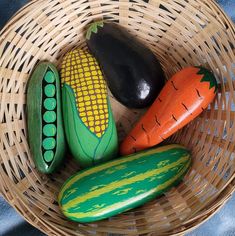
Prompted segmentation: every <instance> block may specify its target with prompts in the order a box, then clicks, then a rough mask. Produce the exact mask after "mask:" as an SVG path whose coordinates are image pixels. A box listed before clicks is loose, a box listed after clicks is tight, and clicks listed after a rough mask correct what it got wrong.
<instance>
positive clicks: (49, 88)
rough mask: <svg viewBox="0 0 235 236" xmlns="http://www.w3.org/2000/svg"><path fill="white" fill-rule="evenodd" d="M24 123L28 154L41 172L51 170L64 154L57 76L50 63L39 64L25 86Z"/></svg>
mask: <svg viewBox="0 0 235 236" xmlns="http://www.w3.org/2000/svg"><path fill="white" fill-rule="evenodd" d="M27 126H28V140H29V147H30V151H31V154H32V156H33V159H34V162H35V165H36V167H37V168H38V170H39V171H41V172H42V173H47V174H49V173H52V172H53V171H55V170H56V169H57V168H58V167H59V165H60V164H61V162H62V160H63V158H64V156H65V149H66V148H65V147H66V145H65V136H64V131H63V122H62V113H61V93H60V79H59V74H58V72H57V69H56V67H55V66H54V65H53V64H52V63H50V62H41V63H39V64H38V65H37V66H36V68H35V70H34V71H33V73H32V75H31V78H30V80H29V83H28V89H27Z"/></svg>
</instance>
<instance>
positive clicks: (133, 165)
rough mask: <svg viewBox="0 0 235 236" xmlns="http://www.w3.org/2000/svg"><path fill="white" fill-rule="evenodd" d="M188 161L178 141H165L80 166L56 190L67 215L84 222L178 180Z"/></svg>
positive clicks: (128, 205) (140, 200) (134, 204)
mask: <svg viewBox="0 0 235 236" xmlns="http://www.w3.org/2000/svg"><path fill="white" fill-rule="evenodd" d="M190 163H191V157H190V153H189V151H188V150H187V149H185V148H184V147H183V146H180V145H175V144H172V145H168V146H163V147H159V148H155V149H151V150H147V151H143V152H139V153H135V154H132V155H129V156H126V157H122V158H119V159H116V160H113V161H110V162H107V163H104V164H100V165H98V166H95V167H92V168H89V169H86V170H83V171H81V172H78V173H77V174H75V175H73V176H72V177H70V178H69V179H68V180H67V181H66V182H65V184H64V185H63V187H62V188H61V190H60V193H59V198H58V200H59V205H60V208H61V211H62V212H63V214H64V215H65V216H66V217H68V218H69V219H71V220H73V221H76V222H81V223H86V222H93V221H97V220H101V219H105V218H108V217H111V216H114V215H116V214H119V213H122V212H124V211H127V210H129V209H132V208H134V207H138V206H140V205H142V204H144V203H146V202H147V201H149V200H152V199H154V198H156V197H157V196H159V195H161V194H163V193H164V192H165V191H167V190H168V189H170V188H171V187H172V186H175V185H176V184H178V183H179V182H180V181H181V180H182V178H183V177H184V175H185V174H186V172H187V171H188V169H189V167H190Z"/></svg>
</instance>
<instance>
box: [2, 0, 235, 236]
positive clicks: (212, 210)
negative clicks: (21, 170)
mask: <svg viewBox="0 0 235 236" xmlns="http://www.w3.org/2000/svg"><path fill="white" fill-rule="evenodd" d="M43 1H45V0H30V1H29V2H28V3H27V4H25V5H24V6H23V7H22V8H20V9H19V10H18V11H17V12H16V13H15V14H14V15H13V16H12V17H11V18H10V19H9V20H8V22H7V23H6V24H5V26H4V27H3V28H2V30H1V31H0V45H1V44H2V41H3V40H4V38H5V35H6V34H7V33H8V32H9V31H11V29H12V27H13V26H14V24H15V22H17V19H19V18H21V17H22V16H23V15H24V14H25V13H27V12H28V11H27V10H28V8H29V7H30V6H32V5H33V4H35V3H39V2H43ZM201 1H202V2H205V3H207V0H201ZM209 4H210V5H212V6H213V7H214V9H216V11H217V12H218V13H220V17H221V19H222V20H223V21H224V22H226V24H227V25H228V28H229V29H230V30H231V32H232V34H233V37H234V39H235V25H234V23H233V22H232V20H231V18H230V17H228V16H227V14H226V13H225V11H224V10H223V9H222V8H221V7H220V6H219V4H218V3H217V2H216V0H212V1H210V3H209ZM0 159H2V158H1V157H0ZM0 168H1V170H3V169H2V167H1V166H0ZM3 174H4V171H1V172H0V180H1V181H0V195H1V196H2V197H3V198H4V199H5V200H6V201H7V202H8V203H9V204H10V205H11V206H12V207H13V208H14V209H15V210H16V211H17V212H18V213H19V214H20V215H21V216H22V217H23V218H24V219H25V220H26V221H27V222H28V223H30V224H31V225H32V226H34V227H35V228H37V229H39V230H41V228H40V226H39V225H38V224H37V223H35V222H34V221H33V220H31V219H30V218H26V217H25V216H24V214H23V213H22V212H21V210H20V208H19V207H18V205H17V204H16V202H17V201H14V197H16V198H17V196H16V195H15V194H14V192H15V188H16V187H15V186H14V184H13V183H12V182H10V180H9V183H7V185H4V178H3ZM234 180H235V174H234V175H233V176H231V177H230V179H229V180H228V181H227V183H226V186H225V187H224V188H223V190H222V191H220V193H219V195H218V197H217V198H219V196H221V195H224V196H222V197H221V199H220V200H219V201H218V202H217V204H216V207H215V201H217V199H216V200H214V201H213V202H211V203H210V204H209V207H208V209H207V210H206V211H205V208H203V214H202V215H201V216H200V215H199V216H198V217H196V224H195V225H194V224H193V223H191V222H190V225H189V226H187V227H184V228H183V229H182V230H180V229H179V231H178V232H176V233H173V234H170V235H175V236H177V235H183V234H185V233H188V232H190V231H192V230H194V229H196V228H198V227H199V226H200V225H201V224H203V223H205V222H206V221H207V220H208V219H210V218H211V217H212V216H214V215H215V214H216V213H217V212H218V211H219V210H220V209H221V208H222V207H223V206H224V205H225V204H226V203H227V201H228V200H229V199H230V198H231V197H232V195H233V194H234V192H235V181H234ZM9 185H12V186H11V188H9ZM4 187H5V188H4ZM224 192H227V193H224ZM8 194H10V195H11V196H12V199H10V198H9V197H8ZM13 196H14V197H13ZM18 201H20V202H21V203H23V202H22V201H21V199H18ZM28 208H29V207H28ZM29 209H30V208H29ZM199 213H200V212H198V214H199ZM36 217H37V221H41V218H39V217H38V216H36ZM194 219H195V218H194ZM194 219H192V220H190V221H195V220H194ZM181 227H182V226H181ZM44 230H45V228H44ZM42 232H43V233H48V232H51V231H49V230H48V231H42ZM77 233H78V232H77ZM80 235H82V234H80Z"/></svg>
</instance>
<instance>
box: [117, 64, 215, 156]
mask: <svg viewBox="0 0 235 236" xmlns="http://www.w3.org/2000/svg"><path fill="white" fill-rule="evenodd" d="M216 91H217V82H216V79H215V77H214V75H213V74H212V73H211V72H210V71H208V70H207V69H205V68H203V67H187V68H184V69H182V70H181V71H179V72H178V73H176V74H175V75H174V76H173V77H172V78H171V79H170V80H169V81H168V82H167V83H166V85H165V86H164V87H163V89H162V91H161V92H160V94H159V96H158V97H157V99H156V100H155V101H154V103H153V104H152V106H151V107H150V108H149V110H148V111H147V112H146V113H145V115H144V116H143V117H142V118H141V119H140V121H139V122H138V123H137V124H136V126H135V127H134V128H133V130H132V131H131V132H130V133H129V135H128V136H127V137H126V138H125V139H124V141H123V143H122V144H121V148H120V151H121V154H122V155H128V154H130V153H134V152H137V151H140V150H143V149H146V148H150V147H152V146H155V145H157V144H159V143H160V142H162V141H163V140H165V139H166V138H168V137H169V136H171V135H172V134H174V133H175V132H176V131H177V130H179V129H181V128H182V127H183V126H185V125H186V124H188V123H189V122H190V121H192V120H193V119H194V118H195V117H197V116H198V115H199V114H200V113H201V112H202V111H203V110H204V109H206V107H207V106H208V105H209V104H210V103H211V102H212V101H213V99H214V97H215V95H216Z"/></svg>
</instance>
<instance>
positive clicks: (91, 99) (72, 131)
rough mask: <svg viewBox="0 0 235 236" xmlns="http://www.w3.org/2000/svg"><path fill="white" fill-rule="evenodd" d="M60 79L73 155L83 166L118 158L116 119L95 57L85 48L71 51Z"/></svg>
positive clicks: (66, 129)
mask: <svg viewBox="0 0 235 236" xmlns="http://www.w3.org/2000/svg"><path fill="white" fill-rule="evenodd" d="M61 78H62V83H63V85H62V86H63V87H62V101H63V116H64V126H65V134H66V138H67V141H68V145H69V148H70V150H71V153H72V155H73V156H74V157H75V159H77V160H78V162H79V163H80V165H81V166H82V167H88V166H92V165H94V164H97V163H99V162H103V161H107V160H109V159H111V158H114V157H116V154H117V148H118V140H117V131H116V126H115V121H114V118H113V115H112V110H111V106H110V103H109V99H108V95H107V88H106V84H105V80H104V78H103V75H102V73H101V70H100V68H99V65H98V64H97V61H96V60H95V58H94V57H93V56H92V55H91V54H89V53H88V52H87V51H83V50H74V51H71V52H69V53H68V54H67V55H66V56H65V58H64V60H63V63H62V69H61Z"/></svg>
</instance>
